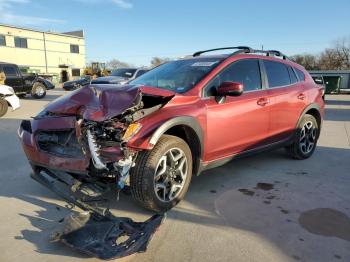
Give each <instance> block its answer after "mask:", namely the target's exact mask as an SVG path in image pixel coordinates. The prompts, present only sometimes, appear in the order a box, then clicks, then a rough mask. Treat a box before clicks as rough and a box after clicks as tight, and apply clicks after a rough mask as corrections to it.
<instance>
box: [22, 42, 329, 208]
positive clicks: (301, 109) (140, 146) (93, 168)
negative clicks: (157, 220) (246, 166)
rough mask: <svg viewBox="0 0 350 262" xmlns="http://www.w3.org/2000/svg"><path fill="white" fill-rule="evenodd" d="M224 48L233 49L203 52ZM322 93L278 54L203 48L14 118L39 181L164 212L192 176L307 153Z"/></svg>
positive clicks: (300, 69) (314, 135)
mask: <svg viewBox="0 0 350 262" xmlns="http://www.w3.org/2000/svg"><path fill="white" fill-rule="evenodd" d="M226 49H236V51H235V52H234V53H231V54H225V55H213V56H203V55H202V54H203V53H206V52H209V51H216V50H226ZM323 92H324V89H323V88H322V87H321V86H319V85H317V84H315V83H314V81H313V80H312V78H311V76H310V75H309V74H308V72H307V71H306V70H305V69H304V68H303V67H302V66H300V65H298V64H296V63H294V62H292V61H290V60H289V59H288V58H287V57H286V56H285V55H283V54H281V53H280V52H278V51H262V50H253V49H251V48H249V47H231V48H221V49H212V50H207V51H202V52H197V53H195V54H194V55H193V57H190V58H186V59H181V60H176V61H171V62H168V63H165V64H162V65H160V66H159V67H156V68H154V69H152V70H151V71H149V72H147V73H145V74H144V75H142V76H140V77H139V78H137V79H135V80H133V81H131V82H129V83H128V85H126V86H123V87H120V88H113V87H110V86H103V85H90V86H86V87H83V88H81V89H79V90H76V91H74V92H72V93H71V94H69V95H66V96H65V97H62V98H60V99H58V100H56V101H54V102H52V103H51V104H49V105H48V106H47V108H46V109H45V110H44V111H42V112H41V113H39V115H37V116H36V117H35V118H34V120H32V121H28V120H25V121H23V122H22V124H21V127H20V129H19V136H20V138H21V141H22V145H23V149H24V151H25V153H26V155H27V157H28V159H29V161H30V163H31V165H32V167H33V171H34V172H33V175H32V176H33V178H35V179H36V180H38V181H41V183H42V182H43V181H44V180H45V179H46V181H51V180H52V179H54V180H56V181H59V182H61V183H62V182H63V183H64V184H65V185H68V187H69V188H71V189H74V190H73V191H75V192H77V191H80V192H82V193H83V194H87V193H86V192H90V195H91V194H92V195H101V194H102V193H103V192H105V191H107V188H108V189H110V188H115V189H117V190H120V189H122V188H123V187H124V185H129V186H130V188H131V193H132V195H133V197H134V199H135V200H136V201H137V202H139V203H140V204H141V205H142V206H144V207H146V208H148V209H151V210H154V211H158V212H159V211H166V210H168V209H170V208H172V207H173V206H174V205H176V204H177V203H178V202H179V201H180V200H181V199H183V197H184V196H185V193H186V191H187V189H188V187H189V184H190V180H191V176H192V175H198V174H200V172H201V171H203V170H205V169H208V168H212V167H216V166H218V165H220V164H224V163H226V162H227V161H229V160H231V159H233V158H236V157H239V156H244V155H247V154H251V153H254V152H260V151H263V150H266V149H270V148H276V147H285V148H286V149H287V151H288V152H289V153H290V155H291V156H292V157H293V158H295V159H306V158H308V157H310V156H311V155H312V154H313V152H314V150H315V148H316V144H317V140H318V137H319V134H320V129H321V124H322V117H323V112H324V101H323V99H322V95H323ZM46 185H49V186H50V187H51V185H52V183H51V184H50V183H46ZM107 185H111V186H107Z"/></svg>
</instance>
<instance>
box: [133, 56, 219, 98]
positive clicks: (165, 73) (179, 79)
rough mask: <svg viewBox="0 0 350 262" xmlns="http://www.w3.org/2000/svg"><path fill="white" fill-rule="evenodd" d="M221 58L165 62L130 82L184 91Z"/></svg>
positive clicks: (193, 84)
mask: <svg viewBox="0 0 350 262" xmlns="http://www.w3.org/2000/svg"><path fill="white" fill-rule="evenodd" d="M220 61H221V59H219V58H200V59H188V60H177V61H172V62H168V63H166V64H163V65H161V66H159V67H156V68H155V69H153V70H151V71H149V72H147V73H145V74H144V75H142V76H140V77H139V78H137V79H135V80H133V81H131V82H130V84H132V85H146V86H154V87H159V88H162V89H167V90H171V91H174V92H177V93H184V92H186V91H188V90H190V89H191V88H193V87H194V86H195V85H196V84H197V83H198V82H199V81H200V80H202V79H203V77H205V76H206V75H207V74H208V73H209V72H210V71H211V70H213V69H214V68H215V67H216V66H217V64H218V63H219V62H220Z"/></svg>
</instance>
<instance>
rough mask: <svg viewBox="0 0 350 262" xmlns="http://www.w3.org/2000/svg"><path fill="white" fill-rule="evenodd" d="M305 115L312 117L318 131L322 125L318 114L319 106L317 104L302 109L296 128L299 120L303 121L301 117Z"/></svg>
mask: <svg viewBox="0 0 350 262" xmlns="http://www.w3.org/2000/svg"><path fill="white" fill-rule="evenodd" d="M306 114H308V115H312V116H313V117H314V118H315V119H316V122H317V125H318V129H319V130H320V129H321V125H322V116H321V113H320V106H319V105H318V104H311V105H309V106H307V107H306V108H305V109H304V111H303V113H302V114H301V115H300V117H299V121H298V125H297V126H299V124H300V122H301V120H302V119H303V116H304V115H306ZM318 136H320V132H318Z"/></svg>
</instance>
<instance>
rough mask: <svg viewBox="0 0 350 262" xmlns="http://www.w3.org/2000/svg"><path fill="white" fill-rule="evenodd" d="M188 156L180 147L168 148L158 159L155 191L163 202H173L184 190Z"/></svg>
mask: <svg viewBox="0 0 350 262" xmlns="http://www.w3.org/2000/svg"><path fill="white" fill-rule="evenodd" d="M187 165H188V164H187V157H186V155H185V153H184V152H183V151H182V150H181V149H179V148H172V149H170V150H168V151H167V152H166V153H165V154H164V155H163V156H162V157H161V158H160V159H159V161H158V164H157V168H156V171H155V174H154V192H155V193H156V196H157V198H158V199H159V200H160V201H162V202H171V201H172V200H173V199H175V198H176V197H177V196H178V195H179V194H180V193H181V191H182V189H183V187H184V185H185V182H186V177H187V169H188V167H187Z"/></svg>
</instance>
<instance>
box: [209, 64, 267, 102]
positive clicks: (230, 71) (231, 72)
mask: <svg viewBox="0 0 350 262" xmlns="http://www.w3.org/2000/svg"><path fill="white" fill-rule="evenodd" d="M223 82H238V83H241V84H243V86H244V92H246V91H254V90H260V89H261V88H262V85H261V75H260V67H259V61H258V60H257V59H244V60H239V61H237V62H234V63H232V64H230V65H228V66H227V67H226V68H225V69H224V70H223V71H221V72H220V73H219V74H218V75H216V76H215V77H214V78H213V79H212V80H211V81H210V82H209V83H208V84H207V85H206V87H205V94H204V95H205V96H206V97H208V96H215V95H216V90H217V88H218V87H219V86H220V85H221V84H222V83H223Z"/></svg>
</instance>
